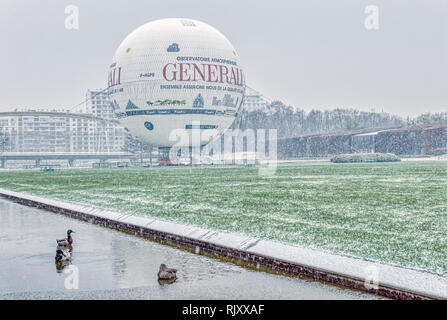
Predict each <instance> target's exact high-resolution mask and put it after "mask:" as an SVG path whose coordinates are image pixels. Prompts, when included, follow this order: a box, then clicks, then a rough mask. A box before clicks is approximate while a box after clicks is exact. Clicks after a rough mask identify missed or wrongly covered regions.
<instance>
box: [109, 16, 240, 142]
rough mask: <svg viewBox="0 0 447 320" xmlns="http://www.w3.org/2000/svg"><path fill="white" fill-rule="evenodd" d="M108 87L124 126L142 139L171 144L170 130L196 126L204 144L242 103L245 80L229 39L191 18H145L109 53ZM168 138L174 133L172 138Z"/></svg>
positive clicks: (185, 130)
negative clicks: (110, 62) (111, 56)
mask: <svg viewBox="0 0 447 320" xmlns="http://www.w3.org/2000/svg"><path fill="white" fill-rule="evenodd" d="M108 89H109V94H110V98H111V101H112V104H113V106H114V108H115V112H116V115H117V117H118V119H119V121H120V122H121V123H122V125H123V126H124V127H126V128H127V129H128V130H129V131H130V132H131V133H132V134H134V135H135V136H136V137H138V138H139V139H140V140H142V141H143V142H145V143H148V144H151V145H154V146H161V147H172V146H173V145H174V144H175V145H177V146H178V145H179V143H178V141H177V140H174V141H171V140H170V139H169V138H170V134H171V132H172V131H173V130H176V129H182V130H184V132H188V134H190V132H191V131H192V129H194V128H200V132H206V130H209V131H208V132H213V134H212V135H207V134H204V135H203V136H202V139H201V141H200V144H201V145H203V144H205V143H207V142H209V141H210V140H211V139H212V138H213V135H214V136H215V135H217V134H220V133H222V131H224V130H225V129H227V128H228V127H229V126H230V125H231V124H232V122H233V121H234V118H235V116H236V114H237V112H238V110H239V108H240V106H241V104H242V100H243V96H244V90H245V80H244V74H243V71H242V68H241V65H240V61H239V56H238V54H237V52H236V50H235V49H234V48H233V46H232V45H231V43H230V42H229V41H228V40H227V38H226V37H225V36H224V35H223V34H222V33H220V32H219V31H217V30H216V29H215V28H213V27H211V26H209V25H208V24H206V23H203V22H200V21H196V20H191V19H162V20H156V21H152V22H149V23H147V24H145V25H143V26H141V27H139V28H137V29H136V30H134V31H133V32H132V33H131V34H130V35H128V36H127V37H126V38H125V39H124V41H123V42H122V43H121V45H120V46H119V48H118V50H117V51H116V53H115V56H114V57H113V61H112V64H111V66H110V70H109V82H108ZM171 138H172V137H171Z"/></svg>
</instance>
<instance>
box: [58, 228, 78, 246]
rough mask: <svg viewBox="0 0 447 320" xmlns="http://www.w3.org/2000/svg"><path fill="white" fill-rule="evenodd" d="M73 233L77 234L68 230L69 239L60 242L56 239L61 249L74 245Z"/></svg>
mask: <svg viewBox="0 0 447 320" xmlns="http://www.w3.org/2000/svg"><path fill="white" fill-rule="evenodd" d="M72 233H75V232H74V231H73V230H71V229H68V230H67V238H65V239H60V240H58V239H56V242H57V245H58V246H59V247H69V246H71V244H72V243H73V238H72V237H71V234H72Z"/></svg>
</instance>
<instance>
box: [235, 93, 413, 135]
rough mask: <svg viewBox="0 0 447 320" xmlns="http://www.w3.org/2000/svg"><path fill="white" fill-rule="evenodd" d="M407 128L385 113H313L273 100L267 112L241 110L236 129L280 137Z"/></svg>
mask: <svg viewBox="0 0 447 320" xmlns="http://www.w3.org/2000/svg"><path fill="white" fill-rule="evenodd" d="M405 125H406V121H405V120H404V119H402V118H401V117H399V116H396V115H391V114H389V113H386V112H380V113H377V112H365V111H359V110H356V109H334V110H324V111H321V110H312V111H310V112H306V111H304V110H303V109H297V108H293V107H292V106H286V105H284V104H283V103H282V102H281V101H274V102H272V103H271V104H270V105H268V106H267V107H266V108H265V109H256V110H244V109H243V110H242V111H241V112H240V113H239V115H238V117H237V118H236V120H235V122H234V124H233V128H238V129H242V130H245V129H248V128H251V129H261V128H264V129H277V130H278V132H277V134H278V138H287V137H296V136H300V135H308V134H319V133H331V132H342V131H351V130H359V129H369V128H396V127H402V126H405Z"/></svg>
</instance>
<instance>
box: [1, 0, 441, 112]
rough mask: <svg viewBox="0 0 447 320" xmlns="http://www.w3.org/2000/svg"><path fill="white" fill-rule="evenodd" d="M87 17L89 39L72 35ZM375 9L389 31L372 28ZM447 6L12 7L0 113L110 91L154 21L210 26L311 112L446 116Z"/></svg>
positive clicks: (260, 84)
mask: <svg viewBox="0 0 447 320" xmlns="http://www.w3.org/2000/svg"><path fill="white" fill-rule="evenodd" d="M70 4H73V5H76V6H78V7H79V23H80V24H79V30H67V29H66V28H65V26H64V21H65V18H66V14H65V13H64V10H65V7H66V6H67V5H70ZM367 5H376V6H377V7H378V8H379V30H367V29H366V28H365V27H364V21H365V17H366V16H367V15H366V14H365V13H364V11H365V7H366V6H367ZM446 9H447V5H446V1H444V0H385V1H378V0H369V1H363V0H324V1H323V0H306V1H302V0H288V1H284V0H275V1H273V0H271V1H261V0H256V1H254V0H225V1H223V0H219V1H214V0H206V1H205V0H188V1H185V0H163V1H161V0H157V1H152V0H146V1H136V0H107V1H106V0H95V1H91V0H70V1H64V0H39V1H32V0H26V1H24V0H15V1H13V0H1V1H0V37H1V39H3V45H2V46H1V50H0V61H1V71H0V88H1V89H0V92H1V95H0V99H1V100H0V110H2V111H4V110H11V109H13V108H15V107H28V106H35V107H49V108H53V107H69V106H73V105H75V104H77V103H79V102H80V101H82V100H83V98H84V96H85V91H86V90H87V89H89V88H90V89H94V88H99V87H105V86H106V83H107V71H108V66H109V65H110V63H111V59H112V56H113V54H114V52H115V50H116V49H117V47H118V45H119V44H120V42H121V41H122V40H123V39H124V38H125V37H126V36H127V35H128V34H129V33H130V32H131V31H132V30H134V29H135V28H137V27H138V26H140V25H142V24H144V23H146V22H149V21H151V20H154V19H160V18H168V17H186V18H192V19H197V20H201V21H204V22H206V23H208V24H210V25H212V26H214V27H216V28H217V29H218V30H220V31H221V32H222V33H223V34H225V35H226V36H227V38H228V39H229V40H230V41H231V42H232V43H233V45H234V47H235V48H236V49H237V50H238V53H239V55H240V57H241V60H242V64H243V66H244V69H245V75H246V79H247V83H248V84H249V85H250V86H251V87H253V88H255V89H257V90H259V91H261V92H262V93H263V94H264V95H266V96H267V97H269V98H271V99H278V100H282V101H283V102H285V103H287V104H291V105H294V106H296V107H301V108H304V109H306V110H310V109H311V108H319V109H326V108H331V109H332V108H335V107H355V108H359V109H362V110H367V111H369V110H371V109H372V108H375V109H376V111H381V110H382V109H383V110H384V111H387V112H392V113H398V114H400V115H416V114H419V113H422V112H426V111H431V112H436V111H447V81H446V80H447V78H446V76H447V72H446V71H447V56H446V55H447V50H446V49H447V45H446V42H447V22H446V19H447V10H446Z"/></svg>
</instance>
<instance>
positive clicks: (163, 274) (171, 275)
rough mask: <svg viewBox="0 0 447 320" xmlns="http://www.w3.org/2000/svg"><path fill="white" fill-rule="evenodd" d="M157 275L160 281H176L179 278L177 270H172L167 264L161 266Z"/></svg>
mask: <svg viewBox="0 0 447 320" xmlns="http://www.w3.org/2000/svg"><path fill="white" fill-rule="evenodd" d="M157 275H158V280H175V279H176V278H177V269H171V268H168V267H167V266H166V265H165V264H161V265H160V271H158V274H157Z"/></svg>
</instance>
